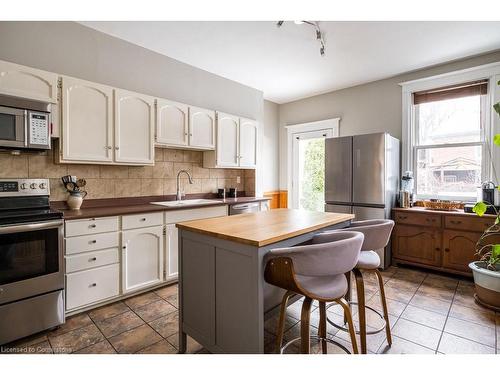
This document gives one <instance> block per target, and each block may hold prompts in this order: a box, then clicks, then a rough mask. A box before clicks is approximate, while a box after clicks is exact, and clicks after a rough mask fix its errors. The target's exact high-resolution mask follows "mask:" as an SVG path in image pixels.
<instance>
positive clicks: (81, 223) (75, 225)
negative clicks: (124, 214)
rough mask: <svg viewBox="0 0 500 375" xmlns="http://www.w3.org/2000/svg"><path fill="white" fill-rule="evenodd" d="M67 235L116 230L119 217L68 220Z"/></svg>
mask: <svg viewBox="0 0 500 375" xmlns="http://www.w3.org/2000/svg"><path fill="white" fill-rule="evenodd" d="M65 226H66V237H73V236H83V235H86V234H94V233H105V232H114V231H117V230H118V217H117V216H113V217H103V218H98V219H84V220H69V221H66V225H65Z"/></svg>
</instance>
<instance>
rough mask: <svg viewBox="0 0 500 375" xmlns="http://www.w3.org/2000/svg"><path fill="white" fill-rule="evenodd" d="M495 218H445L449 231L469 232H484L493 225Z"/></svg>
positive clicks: (450, 216) (445, 224)
mask: <svg viewBox="0 0 500 375" xmlns="http://www.w3.org/2000/svg"><path fill="white" fill-rule="evenodd" d="M494 222H495V218H485V217H478V216H472V217H467V216H452V215H449V216H445V217H444V226H445V228H447V229H459V230H468V231H471V232H483V231H484V230H485V229H486V228H488V227H489V226H491V225H493V223H494Z"/></svg>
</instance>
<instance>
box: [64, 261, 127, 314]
mask: <svg viewBox="0 0 500 375" xmlns="http://www.w3.org/2000/svg"><path fill="white" fill-rule="evenodd" d="M119 276H120V268H119V265H118V264H112V265H109V266H104V267H99V268H95V269H91V270H87V271H80V272H75V273H72V274H69V275H66V310H72V309H76V308H77V307H80V306H85V305H89V304H91V303H95V302H97V301H100V300H103V299H106V298H111V297H114V296H117V295H118V292H119V281H120V280H119Z"/></svg>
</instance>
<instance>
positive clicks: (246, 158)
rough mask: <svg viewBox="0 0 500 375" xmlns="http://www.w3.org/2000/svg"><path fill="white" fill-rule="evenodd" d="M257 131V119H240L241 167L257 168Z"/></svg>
mask: <svg viewBox="0 0 500 375" xmlns="http://www.w3.org/2000/svg"><path fill="white" fill-rule="evenodd" d="M257 131H258V125H257V121H255V120H249V119H246V118H241V119H240V156H239V159H240V160H239V161H240V162H239V165H240V167H245V168H255V167H256V166H257Z"/></svg>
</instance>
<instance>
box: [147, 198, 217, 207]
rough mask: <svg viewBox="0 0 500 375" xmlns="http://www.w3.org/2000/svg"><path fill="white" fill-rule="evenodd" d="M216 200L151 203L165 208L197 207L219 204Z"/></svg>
mask: <svg viewBox="0 0 500 375" xmlns="http://www.w3.org/2000/svg"><path fill="white" fill-rule="evenodd" d="M219 202H220V201H217V200H215V199H185V200H182V201H165V202H151V204H157V205H159V206H165V207H185V206H195V205H200V204H213V203H219Z"/></svg>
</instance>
